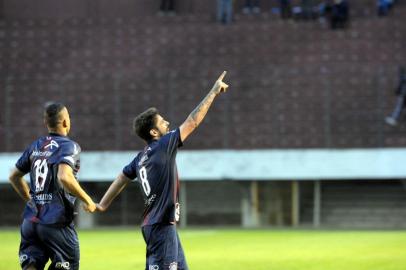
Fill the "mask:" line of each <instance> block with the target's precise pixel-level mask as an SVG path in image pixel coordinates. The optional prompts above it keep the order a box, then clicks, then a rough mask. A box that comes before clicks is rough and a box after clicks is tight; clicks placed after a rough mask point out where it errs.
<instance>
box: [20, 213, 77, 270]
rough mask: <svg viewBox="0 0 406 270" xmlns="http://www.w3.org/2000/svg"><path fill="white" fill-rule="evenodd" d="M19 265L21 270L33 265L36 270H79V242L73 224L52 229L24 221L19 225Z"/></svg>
mask: <svg viewBox="0 0 406 270" xmlns="http://www.w3.org/2000/svg"><path fill="white" fill-rule="evenodd" d="M19 256H20V264H21V268H22V269H26V268H27V267H28V266H29V265H34V266H35V268H36V269H37V270H41V269H44V267H45V264H46V263H47V261H48V260H51V262H52V263H51V265H50V266H49V268H48V269H65V270H67V269H69V270H77V269H79V241H78V236H77V234H76V231H75V228H74V226H73V224H70V225H68V226H66V227H52V226H46V225H42V224H38V223H33V222H30V221H28V220H24V221H23V224H22V225H21V243H20V251H19Z"/></svg>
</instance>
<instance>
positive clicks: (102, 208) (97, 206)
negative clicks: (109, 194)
mask: <svg viewBox="0 0 406 270" xmlns="http://www.w3.org/2000/svg"><path fill="white" fill-rule="evenodd" d="M106 210H107V208H106V207H104V206H102V205H101V204H100V203H96V212H104V211H106Z"/></svg>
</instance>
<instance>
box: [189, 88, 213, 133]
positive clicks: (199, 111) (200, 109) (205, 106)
mask: <svg viewBox="0 0 406 270" xmlns="http://www.w3.org/2000/svg"><path fill="white" fill-rule="evenodd" d="M216 96H217V94H216V92H215V91H213V89H212V90H211V91H210V92H209V93H208V94H207V96H206V97H205V98H204V99H203V100H202V101H201V102H200V104H199V105H197V107H196V108H195V109H194V110H193V111H192V112H191V113H190V114H189V116H188V119H187V121H188V120H189V121H191V122H192V125H193V126H194V127H195V128H196V127H198V126H199V125H200V123H201V122H202V121H203V119H204V117H205V116H206V114H207V112H208V111H209V108H210V106H211V104H212V103H213V101H214V99H215V98H216Z"/></svg>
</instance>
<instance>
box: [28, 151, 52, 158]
mask: <svg viewBox="0 0 406 270" xmlns="http://www.w3.org/2000/svg"><path fill="white" fill-rule="evenodd" d="M32 155H33V156H34V157H49V156H51V155H52V152H50V151H33V152H32Z"/></svg>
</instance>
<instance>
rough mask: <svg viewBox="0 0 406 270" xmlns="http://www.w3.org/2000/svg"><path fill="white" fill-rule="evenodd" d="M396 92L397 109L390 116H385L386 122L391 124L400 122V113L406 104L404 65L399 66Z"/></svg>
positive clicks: (405, 73)
mask: <svg viewBox="0 0 406 270" xmlns="http://www.w3.org/2000/svg"><path fill="white" fill-rule="evenodd" d="M395 93H396V95H397V96H398V98H397V101H396V105H395V109H394V110H393V112H392V114H391V115H390V116H388V117H386V118H385V121H386V123H387V124H388V125H391V126H396V125H397V124H398V121H399V118H400V113H401V112H402V110H403V108H404V107H405V105H406V99H405V97H406V70H405V69H404V68H402V67H401V68H399V86H398V87H397V88H396V92H395Z"/></svg>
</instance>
